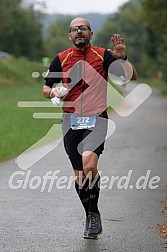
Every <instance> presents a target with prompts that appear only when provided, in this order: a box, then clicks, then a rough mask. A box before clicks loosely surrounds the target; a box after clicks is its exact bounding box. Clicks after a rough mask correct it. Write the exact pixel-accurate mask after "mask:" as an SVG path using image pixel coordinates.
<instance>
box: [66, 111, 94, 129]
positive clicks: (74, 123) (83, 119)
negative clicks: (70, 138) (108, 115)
mask: <svg viewBox="0 0 167 252" xmlns="http://www.w3.org/2000/svg"><path fill="white" fill-rule="evenodd" d="M95 125H96V115H91V116H79V115H77V114H75V113H73V114H71V129H73V130H78V129H90V128H93V127H95Z"/></svg>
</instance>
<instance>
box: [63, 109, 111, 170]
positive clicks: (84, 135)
mask: <svg viewBox="0 0 167 252" xmlns="http://www.w3.org/2000/svg"><path fill="white" fill-rule="evenodd" d="M70 116H71V114H70V113H64V114H63V117H62V119H63V123H62V129H63V136H64V137H63V139H64V147H65V150H66V152H67V154H68V156H69V159H70V161H71V164H72V166H73V169H74V170H83V165H82V154H83V152H84V151H92V152H94V153H96V154H97V155H98V156H99V155H100V154H101V153H102V152H103V150H104V141H105V137H106V134H107V126H108V120H107V119H108V115H107V112H106V111H104V112H102V113H101V114H100V115H97V118H96V126H95V127H93V128H92V129H79V130H73V129H71V128H70Z"/></svg>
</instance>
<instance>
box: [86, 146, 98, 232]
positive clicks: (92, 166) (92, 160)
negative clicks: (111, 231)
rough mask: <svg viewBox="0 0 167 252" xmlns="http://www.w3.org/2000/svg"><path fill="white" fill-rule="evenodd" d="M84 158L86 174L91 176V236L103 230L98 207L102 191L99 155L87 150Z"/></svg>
mask: <svg viewBox="0 0 167 252" xmlns="http://www.w3.org/2000/svg"><path fill="white" fill-rule="evenodd" d="M82 160H83V171H84V174H85V176H86V177H88V178H89V189H88V193H89V215H88V221H89V227H88V230H87V235H88V237H89V236H91V235H97V234H100V233H101V232H102V225H101V218H100V212H99V209H98V199H99V192H100V176H99V174H98V169H97V164H98V155H97V154H96V153H94V152H91V151H85V152H84V153H83V155H82Z"/></svg>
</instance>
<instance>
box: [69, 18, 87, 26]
mask: <svg viewBox="0 0 167 252" xmlns="http://www.w3.org/2000/svg"><path fill="white" fill-rule="evenodd" d="M79 25H87V26H90V23H89V22H88V20H86V19H84V18H81V17H78V18H75V19H73V20H72V21H71V23H70V27H72V26H79Z"/></svg>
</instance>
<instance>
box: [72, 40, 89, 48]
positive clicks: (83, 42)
mask: <svg viewBox="0 0 167 252" xmlns="http://www.w3.org/2000/svg"><path fill="white" fill-rule="evenodd" d="M89 41H90V40H89V39H87V38H83V37H77V38H76V39H75V40H74V45H75V46H76V47H78V48H82V47H84V46H85V45H87V44H89Z"/></svg>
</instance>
